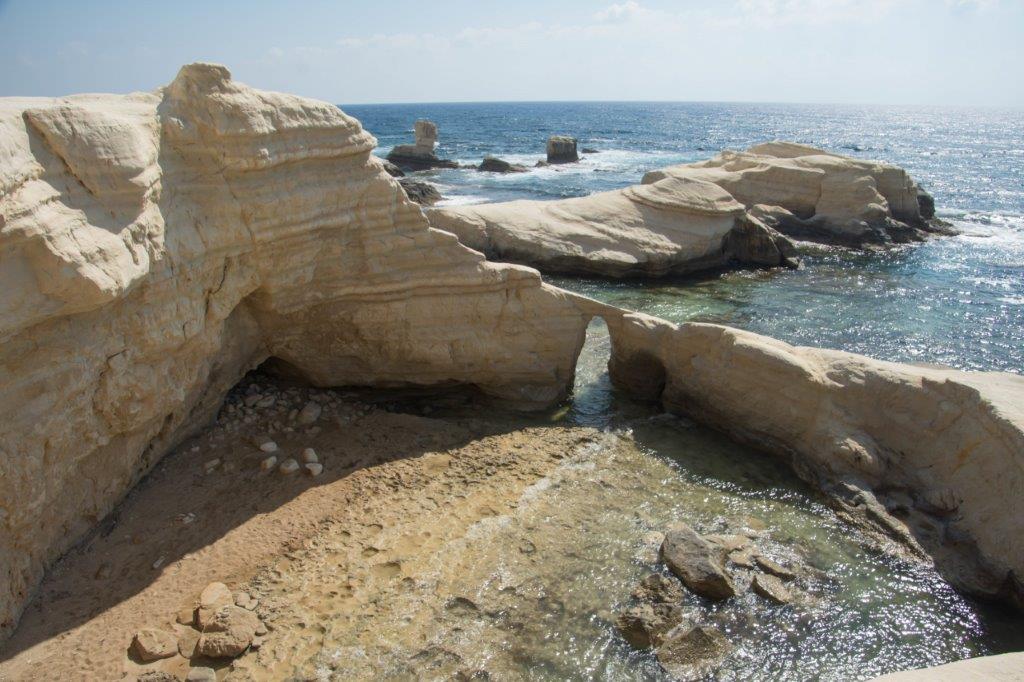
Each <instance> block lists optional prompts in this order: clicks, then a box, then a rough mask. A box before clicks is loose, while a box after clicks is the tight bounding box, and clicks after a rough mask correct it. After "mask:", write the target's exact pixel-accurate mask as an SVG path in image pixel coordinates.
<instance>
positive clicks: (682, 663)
mask: <svg viewBox="0 0 1024 682" xmlns="http://www.w3.org/2000/svg"><path fill="white" fill-rule="evenodd" d="M731 650H732V645H731V644H730V643H729V640H728V639H726V637H725V635H723V634H722V633H721V632H720V631H719V630H717V629H715V628H712V627H708V626H705V625H698V626H696V627H693V628H690V629H689V630H686V631H684V632H680V633H678V634H675V635H673V636H671V637H669V638H668V639H666V640H665V641H664V642H663V643H662V644H661V646H659V647H658V649H657V651H656V652H655V653H656V655H657V657H658V663H659V664H661V667H662V668H664V669H665V672H667V673H668V674H669V675H671V676H672V677H673V678H674V679H677V680H697V679H703V678H704V677H706V676H707V675H709V674H710V673H712V672H714V670H715V668H717V667H718V666H719V665H721V664H722V661H724V660H725V657H726V656H728V655H729V652H730V651H731Z"/></svg>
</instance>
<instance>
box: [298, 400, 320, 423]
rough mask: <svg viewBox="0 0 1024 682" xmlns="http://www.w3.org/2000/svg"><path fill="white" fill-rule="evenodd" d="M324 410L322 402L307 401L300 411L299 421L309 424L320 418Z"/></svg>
mask: <svg viewBox="0 0 1024 682" xmlns="http://www.w3.org/2000/svg"><path fill="white" fill-rule="evenodd" d="M323 411H324V408H323V406H322V405H321V404H320V403H317V402H313V401H312V400H310V401H309V402H308V403H306V405H305V407H303V408H302V410H300V411H299V416H298V418H297V421H298V422H299V423H300V424H302V425H309V424H312V423H313V422H315V421H316V420H317V419H319V418H320V413H321V412H323Z"/></svg>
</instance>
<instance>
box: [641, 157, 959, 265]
mask: <svg viewBox="0 0 1024 682" xmlns="http://www.w3.org/2000/svg"><path fill="white" fill-rule="evenodd" d="M669 177H675V178H690V179H695V180H703V181H706V182H710V183H713V184H715V185H718V186H719V187H721V188H722V189H724V190H725V191H726V192H728V193H729V194H730V195H731V196H732V197H734V198H735V199H736V200H737V201H738V202H740V203H741V204H743V206H744V207H746V208H748V209H750V208H753V207H754V206H757V205H758V204H761V205H764V206H767V207H773V208H775V209H780V210H778V211H776V212H775V220H774V222H769V223H768V224H769V226H770V227H773V228H775V229H776V230H778V231H779V232H782V233H783V234H785V235H787V236H789V237H793V238H796V239H802V240H807V241H818V242H826V243H832V244H841V245H844V246H852V247H864V246H867V245H871V244H880V245H881V244H891V243H904V242H909V241H921V240H922V239H924V238H925V237H926V236H927V234H928V233H930V232H940V233H943V234H947V233H948V232H949V230H948V229H947V228H946V227H944V226H939V225H934V226H933V225H932V224H930V223H929V218H932V217H934V213H935V211H934V202H932V203H931V204H930V210H929V204H928V201H927V200H925V201H924V202H923V204H922V202H921V200H920V195H921V190H920V188H919V187H918V186H917V184H916V183H915V182H914V181H913V179H911V177H910V175H909V174H908V173H907V172H906V171H905V170H903V169H902V168H899V167H897V166H893V165H891V164H887V163H882V162H878V161H863V160H860V159H854V158H851V157H848V156H842V155H840V154H833V153H831V152H826V151H823V150H821V149H816V148H814V147H809V146H806V145H801V144H796V143H793V142H767V143H764V144H759V145H755V146H753V147H751V148H750V149H748V150H747V151H745V152H735V151H724V152H722V153H721V154H719V155H718V156H716V157H714V158H711V159H708V160H706V161H698V162H697V163H691V164H682V165H679V166H670V167H668V168H663V169H661V170H656V171H650V172H649V173H647V174H646V175H644V178H643V182H644V183H656V182H659V181H662V180H664V179H665V178H669ZM925 196H927V195H925ZM928 198H930V197H928ZM922 206H923V207H924V208H925V212H926V213H928V215H924V214H923V213H922Z"/></svg>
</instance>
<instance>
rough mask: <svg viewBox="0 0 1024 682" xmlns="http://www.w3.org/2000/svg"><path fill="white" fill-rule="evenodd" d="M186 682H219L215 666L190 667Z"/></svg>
mask: <svg viewBox="0 0 1024 682" xmlns="http://www.w3.org/2000/svg"><path fill="white" fill-rule="evenodd" d="M185 682H217V673H216V672H215V671H214V669H213V668H206V667H202V666H196V667H195V668H189V671H188V677H186V678H185Z"/></svg>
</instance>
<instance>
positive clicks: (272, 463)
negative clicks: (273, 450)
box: [260, 455, 277, 471]
mask: <svg viewBox="0 0 1024 682" xmlns="http://www.w3.org/2000/svg"><path fill="white" fill-rule="evenodd" d="M276 466H277V457H275V456H274V455H271V456H270V457H267V458H266V459H264V460H263V461H262V462H260V469H262V470H263V471H270V470H271V469H273V468H274V467H276Z"/></svg>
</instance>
